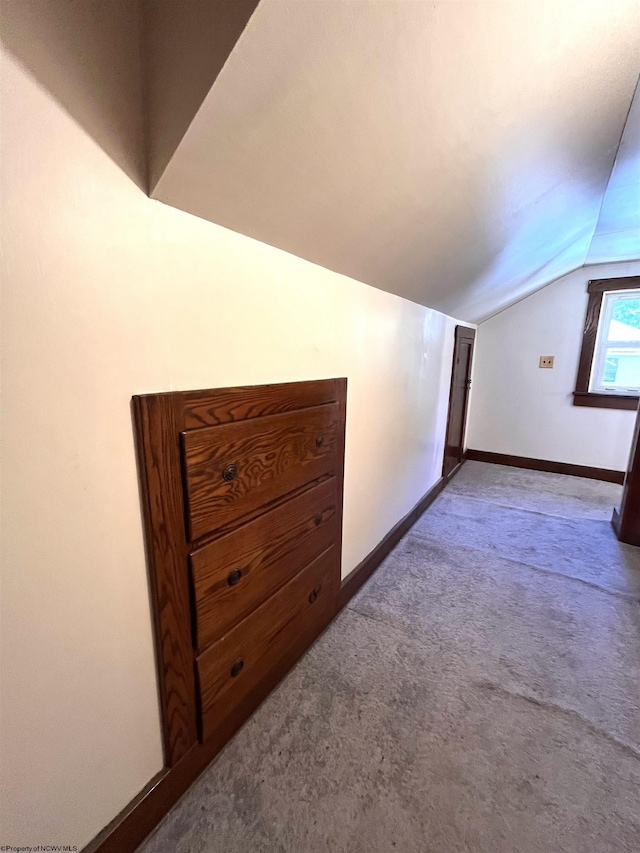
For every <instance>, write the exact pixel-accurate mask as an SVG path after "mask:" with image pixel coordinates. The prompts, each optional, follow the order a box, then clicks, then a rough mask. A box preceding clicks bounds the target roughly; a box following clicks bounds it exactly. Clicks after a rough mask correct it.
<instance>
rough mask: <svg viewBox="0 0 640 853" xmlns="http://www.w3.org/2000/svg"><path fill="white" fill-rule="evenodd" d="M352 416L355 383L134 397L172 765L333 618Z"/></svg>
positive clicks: (234, 721) (225, 731)
mask: <svg viewBox="0 0 640 853" xmlns="http://www.w3.org/2000/svg"><path fill="white" fill-rule="evenodd" d="M345 410H346V379H329V380H320V381H314V382H295V383H287V384H283V385H264V386H254V387H245V388H225V389H214V390H208V391H185V392H170V393H166V394H146V395H143V396H137V397H134V398H133V411H134V421H135V428H136V437H137V446H138V460H139V471H140V482H141V493H142V504H143V512H144V518H145V529H146V540H147V555H148V562H149V570H150V587H151V595H152V599H153V605H154V618H155V633H156V655H157V661H158V677H159V684H160V700H161V706H162V722H163V736H164V749H165V764H166V765H167V766H169V767H171V766H173V765H174V764H176V762H178V761H179V760H180V759H181V758H182V757H183V756H184V755H185V754H186V753H187V752H189V750H192V749H193V748H195V747H197V744H198V743H200V742H209V741H210V740H211V739H217V741H218V744H219V746H220V747H221V746H222V745H224V742H225V741H226V740H228V738H229V737H230V736H231V735H232V734H233V732H234V731H235V730H236V729H237V728H238V727H239V726H240V725H241V724H242V723H243V722H244V720H246V719H247V717H248V716H249V715H250V714H251V713H252V712H253V710H254V709H255V708H256V707H257V706H258V705H259V704H260V702H261V701H262V699H263V698H264V697H265V696H266V695H267V694H268V692H269V691H270V690H271V689H272V688H273V687H274V686H275V684H277V682H278V681H279V680H280V679H281V678H282V677H283V675H284V674H286V672H287V671H288V670H289V669H290V668H291V666H293V664H294V663H295V661H296V660H297V659H298V658H299V657H300V655H301V654H302V653H303V652H304V651H305V650H306V649H307V648H308V647H309V645H310V644H311V643H312V642H313V641H314V640H315V638H316V637H317V636H318V635H319V634H320V633H321V632H322V631H323V630H324V628H325V627H326V626H327V625H328V624H329V622H330V621H331V619H332V618H333V616H334V615H335V612H336V609H337V596H338V591H339V589H340V556H341V538H342V490H343V470H344V430H345Z"/></svg>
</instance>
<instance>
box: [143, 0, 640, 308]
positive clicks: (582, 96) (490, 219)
mask: <svg viewBox="0 0 640 853" xmlns="http://www.w3.org/2000/svg"><path fill="white" fill-rule="evenodd" d="M189 8H190V10H191V15H190V24H189V25H188V26H187V25H186V24H185V23H184V22H182V23H180V22H179V21H176V16H175V14H172V12H171V10H172V9H174V10H175V4H171V2H170V0H153V2H152V3H149V4H147V63H148V64H147V69H148V76H149V94H148V103H149V116H150V131H149V133H150V136H149V146H150V147H149V152H150V182H151V193H152V196H153V197H154V198H156V199H159V200H161V201H163V202H166V203H167V204H171V205H174V206H176V207H179V208H182V209H183V210H186V211H189V212H190V213H193V214H196V215H198V216H201V217H203V218H205V219H208V220H210V221H212V222H215V223H217V224H220V225H223V226H225V227H227V228H231V229H233V230H234V231H239V232H240V233H242V234H246V235H248V236H250V237H254V238H256V239H258V240H261V241H263V242H265V243H269V244H271V245H274V246H277V247H278V248H280V249H284V250H285V251H287V252H291V253H293V254H295V255H299V256H301V257H303V258H305V259H307V260H310V261H313V262H314V263H317V264H320V265H322V266H324V267H327V268H329V269H331V270H335V271H337V272H340V273H343V274H345V275H348V276H351V277H353V278H355V279H359V280H361V281H363V282H366V283H367V284H369V285H372V286H374V287H378V288H381V289H382V290H386V291H390V292H392V293H396V294H399V295H401V296H404V297H406V298H408V299H411V300H413V301H415V302H418V303H421V304H424V305H427V306H429V307H432V308H436V309H439V310H441V311H444V312H446V313H448V314H451V315H453V316H455V317H458V318H460V319H464V320H468V321H480V320H482V319H484V318H486V317H488V316H491V315H492V314H494V313H495V312H496V311H498V310H500V309H502V308H504V307H505V306H507V305H509V304H511V303H513V302H515V301H517V300H518V299H520V298H522V297H523V296H525V295H527V294H528V293H530V292H532V291H533V290H535V289H537V288H539V287H541V286H543V285H544V284H546V283H548V282H549V281H551V280H552V279H554V278H557V277H558V276H559V275H562V274H564V273H565V272H568V271H570V270H572V269H575V268H576V267H578V266H581V265H582V264H583V263H585V261H586V260H587V257H588V256H589V251H590V246H591V247H592V251H591V255H590V256H589V259H590V260H593V259H597V260H618V259H621V256H622V255H624V256H626V257H632V256H635V257H640V209H639V205H640V201H639V200H640V175H639V173H638V168H639V167H638V163H639V162H640V159H639V158H638V154H639V149H640V141H639V139H638V137H639V134H640V106H639V107H638V109H635V108H634V115H636V118H635V120H634V121H635V130H634V129H633V128H632V127H631V125H632V123H631V122H630V123H629V132H628V140H627V141H626V142H625V145H623V147H622V148H621V149H620V151H621V157H620V158H619V160H618V165H619V166H620V169H619V170H618V166H616V170H615V171H614V172H613V175H612V169H613V165H614V161H615V158H616V152H617V151H618V148H619V145H620V139H621V135H622V131H623V128H624V127H625V120H626V117H627V114H628V112H629V107H630V104H631V101H632V97H633V92H634V88H635V86H636V82H637V80H638V74H639V72H640V3H638V2H637V0H548V2H546V0H537V1H536V2H532V0H509V2H496V1H495V0H439V2H438V0H436V2H427V0H418V2H408V0H314V2H310V1H309V0H308V1H307V2H300V0H297V2H295V0H291V2H288V1H287V0H260V2H259V3H257V2H256V0H236V2H230V1H229V0H208V2H207V0H191V3H190V4H189ZM625 146H626V147H625ZM625 151H626V155H625V157H622V154H624V152H625ZM625 158H626V159H625ZM634 158H635V159H634ZM634 163H635V164H636V165H635V166H634V165H633V164H634ZM616 173H617V177H616ZM610 177H611V184H610V190H609V193H607V199H608V200H607V201H606V203H605V204H603V197H604V194H605V190H606V189H607V184H608V183H609V178H610ZM633 181H635V182H636V184H635V189H634V185H633ZM636 189H637V190H638V191H637V192H636ZM625 205H626V207H625ZM601 206H602V209H603V215H604V216H605V220H604V223H603V225H602V228H600V227H598V228H597V224H598V216H599V212H600V209H601ZM621 208H624V209H625V210H626V213H624V212H622V213H620V210H621ZM594 231H595V232H596V236H595V238H594ZM612 234H617V235H624V239H622V238H615V237H612V236H611V235H612ZM634 240H635V242H634ZM621 247H622V249H621ZM625 253H626V255H625ZM614 255H615V257H614Z"/></svg>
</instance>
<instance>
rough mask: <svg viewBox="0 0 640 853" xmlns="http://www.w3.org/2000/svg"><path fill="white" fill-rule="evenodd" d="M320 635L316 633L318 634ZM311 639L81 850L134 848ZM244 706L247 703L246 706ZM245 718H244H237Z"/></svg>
mask: <svg viewBox="0 0 640 853" xmlns="http://www.w3.org/2000/svg"><path fill="white" fill-rule="evenodd" d="M461 465H462V463H461V464H460V465H459V466H457V467H456V469H455V470H454V471H452V472H451V474H449V476H448V477H447V480H446V482H449V480H451V478H452V477H453V476H454V474H456V473H457V472H458V471H459V470H460V467H461ZM444 487H445V480H444V478H440V479H439V480H438V481H437V482H436V483H435V484H434V485H433V486H432V487H431V488H430V489H429V491H428V492H427V493H426V495H424V497H423V498H421V499H420V500H419V501H418V503H417V504H416V505H415V506H414V507H413V509H412V510H411V511H410V512H408V513H407V514H406V515H405V516H404V518H401V519H400V521H399V522H398V523H397V524H396V525H395V526H394V527H393V529H392V530H390V531H389V533H387V535H386V536H385V537H384V539H383V540H382V541H381V542H380V543H379V544H378V545H376V547H375V548H374V549H373V551H372V552H371V553H370V554H369V556H368V557H365V559H364V560H363V561H362V562H361V563H360V564H359V565H358V566H356V568H355V569H354V570H353V571H352V572H350V573H349V574H348V575H347V577H346V578H344V580H343V581H342V585H341V587H340V591H339V593H338V600H337V606H336V610H335V613H334V614H333V617H332V619H331V621H330V622H329V623H328V624H327V625H326V626H325V627H324V628H323V629H322V630H321V631H319V632H318V636H320V634H321V633H323V631H324V630H326V628H328V627H329V625H330V624H331V622H332V621H333V618H335V616H337V615H338V613H339V612H340V611H341V610H342V608H343V607H344V606H345V605H346V604H347V603H348V602H349V601H350V599H351V598H352V597H353V596H354V595H355V594H356V592H358V590H359V589H360V588H361V587H362V586H363V584H364V583H365V582H366V581H367V580H368V579H369V578H370V577H371V575H372V574H373V573H374V572H375V570H376V569H377V568H378V566H379V565H380V563H382V561H383V560H384V558H385V557H386V556H387V554H389V552H390V551H391V550H392V549H393V548H394V547H395V546H396V545H397V544H398V542H399V541H400V540H401V539H402V537H403V536H404V535H405V533H407V532H408V531H409V530H410V528H411V527H412V526H413V525H414V524H415V523H416V521H417V520H418V519H419V518H420V516H421V515H422V513H423V512H424V511H425V510H426V509H428V507H429V506H430V505H431V504H432V503H433V501H434V500H435V499H436V498H437V497H438V495H439V494H440V492H441V491H442V490H443V489H444ZM315 639H317V637H316V638H314V640H315ZM308 646H309V644H308V643H306V644H305V646H304V648H302V647H300V648H293V649H292V650H291V652H290V653H289V654H288V655H287V657H286V658H285V659H284V660H283V661H281V663H280V664H279V665H278V666H277V667H276V670H275V671H274V672H272V673H270V675H269V676H268V678H267V679H265V681H264V682H261V683H260V684H259V685H258V686H257V687H256V688H255V690H254V691H253V693H251V694H250V695H249V696H248V697H247V698H246V699H245V700H244V701H243V703H242V707H241V709H240V713H239V714H238V715H237V717H235V716H234V719H233V720H231V721H227V723H225V724H224V726H223V730H221V731H218V732H216V734H215V735H214V736H213V737H211V738H209V740H208V741H207V742H206V743H203V744H200V743H199V744H196V746H193V747H192V748H191V749H190V750H189V752H187V753H186V755H184V756H183V757H182V758H181V759H180V760H179V761H178V762H177V763H176V764H175V765H174V766H173V767H171V768H169V767H164V768H163V769H162V770H161V771H160V772H159V773H158V774H157V775H156V776H154V777H153V779H152V780H151V781H150V782H149V783H148V784H147V785H146V786H145V787H144V789H143V790H142V791H141V792H140V793H139V794H138V796H137V797H135V798H134V799H133V800H131V802H130V803H128V805H126V806H125V808H124V809H123V810H122V811H121V812H120V814H119V815H117V816H116V817H115V818H114V819H113V820H112V821H111V823H109V824H108V825H107V826H105V828H104V829H103V830H102V831H101V832H100V833H98V835H97V836H96V837H95V838H94V839H93V841H91V842H90V843H89V844H88V845H87V846H86V847H85V848H84V849H83V850H82V853H134V851H135V850H136V848H137V847H138V846H139V845H140V844H141V843H142V842H143V841H144V839H145V838H146V837H147V836H148V835H149V834H150V833H151V832H152V831H153V830H154V828H155V827H156V826H157V824H158V823H159V822H160V821H161V820H162V818H163V817H164V816H165V815H166V814H167V812H169V810H170V809H171V808H172V807H173V806H174V805H175V804H176V803H177V802H178V800H179V799H180V797H181V796H182V795H183V794H184V793H186V791H187V790H188V789H189V788H190V787H191V785H192V784H193V783H194V782H195V780H196V779H197V778H198V776H200V774H201V773H202V772H203V771H204V770H206V768H207V767H208V766H209V764H211V762H212V761H213V759H214V758H215V757H216V756H217V754H218V753H219V752H220V751H221V749H222V748H223V747H224V746H225V744H226V743H227V742H228V741H229V740H230V739H231V738H232V737H233V735H234V734H235V733H236V731H238V729H240V728H241V727H242V725H243V724H244V721H245V720H246V718H247V714H249V713H251V712H252V711H254V710H256V709H257V708H258V707H259V705H260V704H261V703H262V701H263V700H264V699H265V698H266V697H267V696H268V694H269V693H270V692H271V690H273V688H274V687H276V686H277V685H278V684H279V683H280V681H281V680H282V679H283V678H284V676H285V675H286V674H287V672H289V670H290V669H291V668H292V667H293V666H295V664H296V663H297V661H298V660H299V658H300V657H301V656H302V654H304V652H305V651H306V649H307V648H308ZM245 706H246V707H245ZM236 720H237V721H241V722H236Z"/></svg>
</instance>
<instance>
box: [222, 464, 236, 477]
mask: <svg viewBox="0 0 640 853" xmlns="http://www.w3.org/2000/svg"><path fill="white" fill-rule="evenodd" d="M237 476H238V466H237V465H236V463H235V462H229V464H228V465H225V466H224V470H223V472H222V479H223V480H227V481H230V480H235V478H236V477H237Z"/></svg>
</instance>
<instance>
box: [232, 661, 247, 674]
mask: <svg viewBox="0 0 640 853" xmlns="http://www.w3.org/2000/svg"><path fill="white" fill-rule="evenodd" d="M243 667H244V661H243V660H242V658H238V660H237V661H236V662H235V663H234V665H233V666H232V667H231V677H232V678H235V677H236V675H240V673H241V672H242V668H243Z"/></svg>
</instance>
